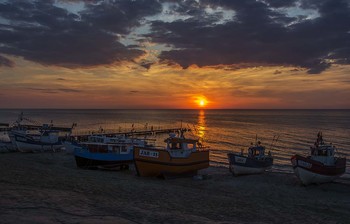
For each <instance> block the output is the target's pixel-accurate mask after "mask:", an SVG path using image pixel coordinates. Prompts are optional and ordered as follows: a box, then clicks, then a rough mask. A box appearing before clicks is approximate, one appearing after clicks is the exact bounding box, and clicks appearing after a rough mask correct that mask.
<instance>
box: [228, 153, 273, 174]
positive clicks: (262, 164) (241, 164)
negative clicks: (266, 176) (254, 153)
mask: <svg viewBox="0 0 350 224" xmlns="http://www.w3.org/2000/svg"><path fill="white" fill-rule="evenodd" d="M227 156H228V159H229V163H230V171H231V172H232V173H233V174H234V175H248V174H261V173H264V172H265V171H266V170H267V169H269V168H271V166H272V164H273V159H272V158H271V157H266V158H265V159H264V160H257V159H253V158H249V157H247V156H243V155H238V154H234V153H228V154H227Z"/></svg>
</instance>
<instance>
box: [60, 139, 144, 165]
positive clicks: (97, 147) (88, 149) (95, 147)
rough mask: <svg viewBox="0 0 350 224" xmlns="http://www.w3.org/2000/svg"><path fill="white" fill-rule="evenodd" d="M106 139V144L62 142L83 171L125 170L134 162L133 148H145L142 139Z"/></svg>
mask: <svg viewBox="0 0 350 224" xmlns="http://www.w3.org/2000/svg"><path fill="white" fill-rule="evenodd" d="M108 139H109V141H108V142H91V141H88V142H74V141H71V142H64V146H65V147H66V148H69V149H70V150H73V151H74V157H75V161H76V164H77V166H78V167H79V168H84V169H98V168H101V169H105V168H113V169H114V168H116V167H118V168H120V169H127V168H128V167H129V165H128V164H130V163H132V162H133V160H134V155H133V149H134V146H141V147H145V146H147V142H146V141H145V140H142V139H134V138H126V137H123V138H120V137H115V138H112V139H111V138H108Z"/></svg>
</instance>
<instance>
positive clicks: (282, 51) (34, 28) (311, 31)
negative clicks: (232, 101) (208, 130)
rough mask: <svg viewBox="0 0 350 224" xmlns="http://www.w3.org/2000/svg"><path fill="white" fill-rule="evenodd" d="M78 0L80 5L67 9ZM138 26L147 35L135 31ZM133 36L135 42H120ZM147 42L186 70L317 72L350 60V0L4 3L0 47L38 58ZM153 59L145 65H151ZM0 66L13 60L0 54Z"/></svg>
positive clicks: (133, 49)
mask: <svg viewBox="0 0 350 224" xmlns="http://www.w3.org/2000/svg"><path fill="white" fill-rule="evenodd" d="M58 3H61V5H60V4H58ZM63 3H64V4H63ZM73 3H74V4H77V5H79V7H81V8H80V9H79V10H77V9H74V10H73V9H72V8H69V4H73ZM78 3H79V4H78ZM62 5H63V6H62ZM148 25H149V26H150V29H148ZM140 27H141V28H142V27H143V31H142V32H143V33H142V32H141V31H139V32H141V33H142V34H141V33H137V32H136V31H135V28H140ZM141 28H140V30H142V29H141ZM133 32H134V33H133ZM135 32H136V33H135ZM131 34H133V35H134V37H135V36H136V37H137V38H134V39H133V42H132V43H134V42H136V43H135V44H129V45H128V44H125V45H124V44H122V43H129V42H130V40H129V42H128V41H127V39H128V38H130V36H132V35H131ZM141 35H143V38H141V37H140V36H141ZM145 40H147V41H151V42H152V43H157V44H159V46H165V47H160V49H159V52H160V54H159V56H158V54H157V56H158V57H159V59H160V60H161V61H162V62H165V63H168V64H174V63H176V64H179V65H181V66H182V67H183V68H187V67H189V66H191V65H194V64H195V65H198V66H217V65H228V66H232V67H235V68H239V67H240V66H241V65H242V66H243V67H247V66H249V65H250V66H255V65H257V64H259V65H269V66H270V65H277V66H280V65H282V66H283V65H285V66H294V67H297V68H304V69H307V70H308V73H310V74H317V73H320V72H323V71H324V70H326V69H327V68H329V67H330V66H331V65H332V64H335V63H337V64H349V63H350V47H349V46H350V42H349V40H350V7H349V1H347V0H337V1H334V0H318V1H314V0H290V1H284V0H244V1H242V0H221V1H217V0H183V1H175V0H158V1H157V0H138V1H132V0H110V1H82V0H81V1H78V0H71V1H69V0H64V1H62V0H61V1H54V0H48V1H20V0H12V1H3V2H2V3H0V52H1V53H2V54H5V55H13V56H19V57H23V58H24V59H27V60H30V61H34V62H38V63H40V64H44V65H56V66H63V67H69V68H77V67H90V66H99V65H109V64H113V63H117V62H121V61H132V62H133V61H135V60H137V59H138V58H141V57H142V56H143V55H146V54H147V49H145V48H142V46H143V45H142V42H143V41H145ZM130 43H131V42H130ZM155 61H156V62H157V60H155ZM153 63H154V61H151V62H145V63H140V65H141V66H143V67H144V68H146V69H148V70H149V68H150V66H152V65H153ZM0 66H10V67H11V66H14V65H13V63H11V61H10V60H8V59H6V58H4V57H2V56H0Z"/></svg>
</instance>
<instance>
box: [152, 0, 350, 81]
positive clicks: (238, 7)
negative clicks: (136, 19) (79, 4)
mask: <svg viewBox="0 0 350 224" xmlns="http://www.w3.org/2000/svg"><path fill="white" fill-rule="evenodd" d="M185 2H189V3H188V4H189V8H190V7H191V4H192V1H185ZM283 2H288V3H285V4H284V3H283ZM297 3H298V4H300V6H299V8H295V7H296V6H297ZM201 4H203V5H205V6H206V7H211V8H216V7H222V8H224V9H230V10H233V11H234V12H235V16H234V19H233V20H232V21H229V22H226V23H224V24H217V25H215V26H213V25H212V24H213V22H212V20H211V19H212V18H211V19H209V20H203V17H202V16H201V15H200V13H199V12H197V14H198V17H196V16H195V15H193V17H191V18H189V19H187V20H176V21H173V22H164V21H154V22H152V31H153V32H152V33H151V34H149V35H148V36H147V37H148V38H151V39H152V40H153V41H154V42H157V43H162V44H168V45H171V46H173V49H172V50H169V51H164V52H162V53H161V55H160V58H161V59H162V60H172V61H174V62H176V63H178V64H180V65H181V66H183V67H185V68H186V67H188V66H190V65H191V64H197V65H198V66H206V65H216V64H241V63H261V64H269V65H271V64H272V65H286V66H296V67H303V68H307V69H308V70H309V73H311V74H314V73H320V72H322V71H324V70H325V69H327V68H328V67H329V66H330V65H331V63H337V62H341V63H346V64H349V59H350V50H349V46H350V42H349V39H350V32H349V31H350V7H349V2H348V1H346V0H339V1H333V0H322V1H317V3H315V1H308V0H303V1H302V2H301V3H299V1H298V2H297V1H272V0H270V1H255V0H254V1H253V0H247V1H240V0H222V1H213V0H206V1H201ZM281 7H284V8H285V9H288V7H294V8H291V9H289V10H290V14H287V13H282V12H281V11H279V10H278V9H279V8H281ZM286 7H287V8H286ZM293 10H294V12H293ZM302 10H316V11H317V12H318V14H319V17H317V18H316V17H315V18H308V17H307V16H306V15H305V16H291V14H293V13H295V14H296V15H297V12H298V11H299V12H301V11H302ZM198 18H200V19H198ZM329 59H332V61H330V60H329Z"/></svg>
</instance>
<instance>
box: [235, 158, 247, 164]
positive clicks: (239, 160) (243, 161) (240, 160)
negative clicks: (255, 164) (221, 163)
mask: <svg viewBox="0 0 350 224" xmlns="http://www.w3.org/2000/svg"><path fill="white" fill-rule="evenodd" d="M246 161H247V159H246V158H242V157H235V162H236V163H245V162H246Z"/></svg>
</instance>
